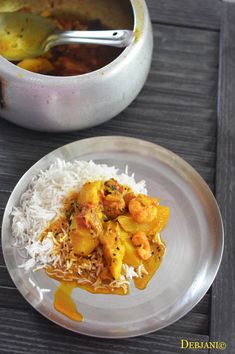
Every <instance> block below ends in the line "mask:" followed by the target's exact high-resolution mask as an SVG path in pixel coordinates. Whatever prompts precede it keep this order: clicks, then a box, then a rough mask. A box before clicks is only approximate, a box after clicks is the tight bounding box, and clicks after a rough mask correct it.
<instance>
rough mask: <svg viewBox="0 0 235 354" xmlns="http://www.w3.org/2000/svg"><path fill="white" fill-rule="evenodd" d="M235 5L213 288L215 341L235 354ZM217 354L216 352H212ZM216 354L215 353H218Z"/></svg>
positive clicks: (234, 7)
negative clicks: (219, 248) (220, 241)
mask: <svg viewBox="0 0 235 354" xmlns="http://www.w3.org/2000/svg"><path fill="white" fill-rule="evenodd" d="M234 38H235V3H230V2H224V3H223V11H222V27H221V38H220V81H219V82H220V85H219V114H218V146H217V169H216V196H217V200H218V202H219V205H220V208H221V212H222V216H223V219H224V227H225V248H224V255H223V261H222V264H221V268H220V271H219V274H218V276H217V278H216V281H215V282H214V284H213V288H212V290H213V291H212V294H213V296H212V312H211V340H213V341H223V342H226V343H227V350H226V353H231V354H233V353H235V337H234V334H235V276H234V274H235V262H234V259H235V238H234V235H235V219H234V211H235V120H234V114H235V100H234V94H235V46H234ZM212 352H213V350H212ZM214 352H215V351H214Z"/></svg>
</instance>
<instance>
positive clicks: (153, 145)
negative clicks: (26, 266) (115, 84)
mask: <svg viewBox="0 0 235 354" xmlns="http://www.w3.org/2000/svg"><path fill="white" fill-rule="evenodd" d="M110 139H112V140H117V141H118V140H119V139H123V140H126V141H127V142H128V141H129V142H132V143H137V144H141V145H142V146H146V147H149V148H150V149H153V150H158V151H159V150H160V151H161V152H162V153H165V154H167V155H169V156H170V157H172V158H173V159H174V160H175V161H176V163H181V164H183V165H184V166H185V167H186V168H187V169H188V170H189V171H190V172H191V173H192V175H193V176H194V177H195V178H197V179H198V180H199V181H200V183H201V184H202V185H203V187H204V188H205V189H206V191H207V193H208V194H209V196H210V199H211V201H212V203H213V205H214V207H215V209H216V211H217V213H218V218H219V219H218V221H219V226H220V236H221V238H220V240H219V241H220V248H219V256H218V260H217V263H216V266H215V267H214V269H213V272H212V274H211V276H210V279H209V280H210V281H209V282H207V285H206V286H204V287H203V289H202V291H201V292H200V296H199V298H198V299H197V301H196V302H194V303H193V304H191V305H190V306H189V307H188V308H186V309H185V311H182V312H181V313H180V315H178V316H176V318H174V319H172V320H171V321H167V324H163V325H162V326H158V327H157V328H151V329H148V330H143V329H142V330H140V329H138V330H134V331H135V332H141V333H133V334H127V335H125V334H123V335H113V336H112V335H110V334H109V335H99V334H94V333H86V332H85V331H83V330H76V329H73V328H68V327H67V326H66V325H63V324H61V323H59V322H58V321H57V320H56V319H54V318H53V319H52V318H50V316H49V315H48V314H47V313H44V312H43V311H42V309H39V308H37V307H36V306H35V305H34V304H32V303H31V302H30V301H29V299H27V297H26V296H25V294H23V292H22V291H21V288H20V286H18V285H17V281H16V279H15V277H14V274H12V271H10V270H9V263H8V260H7V256H6V250H5V242H6V238H7V237H9V235H7V237H4V234H5V233H6V234H7V232H6V225H7V217H8V215H7V210H8V205H9V203H10V201H11V199H12V196H13V195H14V194H15V192H16V190H17V189H18V186H19V185H20V184H21V182H22V181H23V180H24V179H25V178H27V177H28V175H29V174H30V172H31V171H32V170H34V169H35V168H37V166H39V165H40V164H41V163H42V162H43V161H44V160H46V159H47V158H49V157H50V156H53V155H55V154H56V153H58V152H59V151H61V150H65V149H67V148H70V147H72V146H73V145H74V146H75V145H77V144H80V143H82V144H86V143H88V142H90V141H96V142H99V141H101V142H102V143H103V141H105V140H110ZM56 158H57V157H54V160H55V159H56ZM49 166H50V163H49V164H48V166H47V168H48V167H49ZM39 172H40V168H39V169H38V173H39ZM28 183H30V182H28ZM22 193H23V192H22ZM22 193H21V194H22ZM1 242H2V252H3V258H4V261H5V264H6V267H7V270H8V273H9V274H10V277H11V279H12V281H13V283H14V285H15V286H16V288H17V290H18V291H19V292H20V294H21V295H22V296H23V297H24V298H25V300H26V301H27V302H28V303H29V304H30V305H31V306H32V307H33V308H34V309H35V310H36V311H37V312H39V313H40V314H41V315H42V316H44V317H45V318H47V319H48V320H50V321H51V322H54V323H55V324H57V325H58V326H60V327H63V328H65V329H67V330H69V331H72V332H74V333H78V334H81V335H86V336H90V337H95V338H106V339H122V338H123V339H124V338H133V337H137V336H142V335H146V334H149V333H153V332H156V331H159V330H161V329H163V328H166V327H168V326H170V325H172V324H173V323H175V322H177V321H179V320H180V319H181V318H182V317H184V316H185V315H186V314H187V313H189V312H190V311H191V310H192V309H193V308H194V307H195V306H196V305H197V304H198V303H199V302H200V301H201V299H202V298H203V297H204V296H205V294H206V292H207V291H208V289H209V288H210V287H211V285H212V284H213V282H214V280H215V277H216V275H217V273H218V270H219V268H220V264H221V261H222V258H223V251H224V225H223V218H222V215H221V211H220V208H219V205H218V203H217V200H216V198H215V196H214V194H213V193H212V191H211V189H210V187H209V186H208V184H207V183H206V181H205V180H204V178H203V177H202V176H201V175H200V174H199V173H198V172H197V170H196V169H195V168H194V167H193V166H191V165H190V164H189V163H188V162H187V161H186V160H184V159H183V158H182V157H180V156H179V155H177V154H176V153H175V152H173V151H171V150H169V149H167V148H165V147H163V146H161V145H159V144H156V143H153V142H150V141H148V140H143V139H139V138H133V137H129V136H121V135H104V136H95V137H89V138H85V139H78V140H75V141H73V142H70V143H68V144H65V145H62V146H60V147H58V148H56V149H54V150H52V151H50V152H49V153H47V154H46V155H44V156H43V157H42V158H40V159H39V160H37V161H36V162H35V163H34V164H33V165H32V166H31V167H30V168H29V169H28V170H27V171H26V172H25V173H24V174H23V175H22V176H21V177H20V179H19V180H18V182H17V183H16V185H15V187H14V188H13V190H12V192H11V194H10V197H9V198H8V201H7V204H6V206H5V210H4V214H3V218H2V230H1Z"/></svg>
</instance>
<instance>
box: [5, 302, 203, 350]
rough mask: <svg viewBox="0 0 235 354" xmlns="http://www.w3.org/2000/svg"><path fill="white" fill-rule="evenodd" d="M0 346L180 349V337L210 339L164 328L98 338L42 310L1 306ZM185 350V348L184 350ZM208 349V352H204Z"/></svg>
mask: <svg viewBox="0 0 235 354" xmlns="http://www.w3.org/2000/svg"><path fill="white" fill-rule="evenodd" d="M0 317H1V322H0V332H1V337H0V348H1V352H8V353H12V352H15V353H28V352H30V353H77V352H78V350H79V353H106V354H109V353H110V354H111V353H114V354H115V353H127V354H128V353H130V354H131V353H149V352H151V353H162V354H170V353H179V352H181V351H180V340H181V338H182V335H183V338H185V339H188V340H198V341H199V340H200V341H201V340H204V341H205V340H208V336H204V335H200V334H197V335H192V334H190V333H188V332H183V333H182V334H181V333H178V334H176V335H174V332H171V333H172V334H171V335H170V334H166V333H164V331H160V332H156V333H152V334H150V335H146V336H142V337H139V338H130V339H122V340H115V341H113V340H110V339H97V338H89V339H88V337H85V336H81V335H78V334H75V333H71V332H69V331H66V330H65V329H63V328H61V327H58V326H56V325H55V324H53V323H50V322H49V321H48V320H46V319H45V318H43V317H42V316H41V315H39V314H38V313H36V312H34V313H28V312H25V311H20V310H11V309H2V308H0ZM182 352H183V351H182ZM184 352H185V351H184ZM203 353H205V352H203Z"/></svg>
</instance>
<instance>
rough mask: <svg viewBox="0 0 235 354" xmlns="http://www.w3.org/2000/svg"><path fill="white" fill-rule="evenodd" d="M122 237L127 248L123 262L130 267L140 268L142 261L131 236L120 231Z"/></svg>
mask: <svg viewBox="0 0 235 354" xmlns="http://www.w3.org/2000/svg"><path fill="white" fill-rule="evenodd" d="M120 235H121V240H122V243H123V245H124V247H125V255H124V259H123V262H124V263H126V264H127V265H128V266H132V267H138V266H139V265H140V264H141V262H142V261H141V259H140V257H139V256H138V254H137V252H136V248H135V247H134V246H133V244H132V242H131V239H130V237H131V234H128V233H127V232H125V231H124V230H122V229H120Z"/></svg>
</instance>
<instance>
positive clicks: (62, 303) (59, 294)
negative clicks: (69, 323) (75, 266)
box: [54, 282, 83, 322]
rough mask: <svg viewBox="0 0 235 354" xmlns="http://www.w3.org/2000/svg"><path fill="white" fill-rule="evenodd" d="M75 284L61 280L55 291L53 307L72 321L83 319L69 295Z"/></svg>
mask: <svg viewBox="0 0 235 354" xmlns="http://www.w3.org/2000/svg"><path fill="white" fill-rule="evenodd" d="M75 287H76V284H74V283H73V282H72V283H68V282H66V283H65V282H62V283H61V284H60V286H59V287H58V289H57V290H56V292H55V300H54V307H55V309H56V310H57V311H59V312H60V313H62V314H63V315H65V316H66V317H68V318H70V319H71V320H73V321H77V322H81V321H83V316H82V315H81V314H80V312H78V311H77V307H76V304H75V302H74V301H73V299H72V297H71V295H72V292H73V289H74V288H75Z"/></svg>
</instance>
